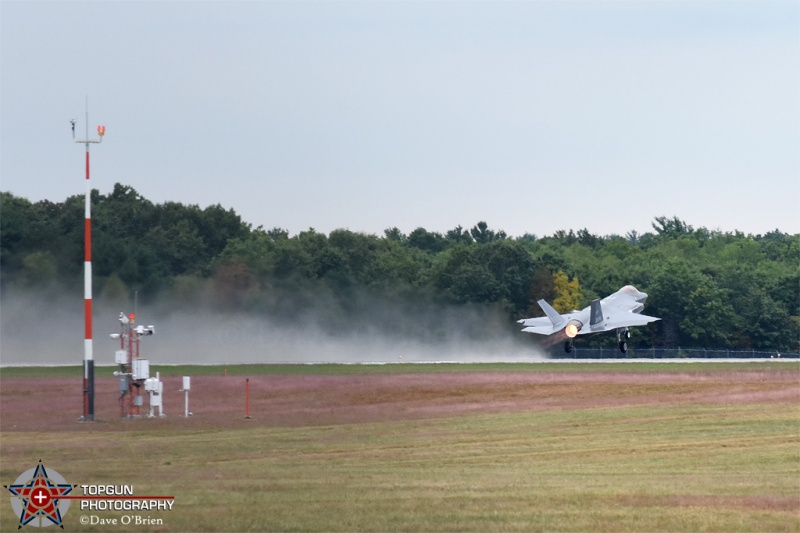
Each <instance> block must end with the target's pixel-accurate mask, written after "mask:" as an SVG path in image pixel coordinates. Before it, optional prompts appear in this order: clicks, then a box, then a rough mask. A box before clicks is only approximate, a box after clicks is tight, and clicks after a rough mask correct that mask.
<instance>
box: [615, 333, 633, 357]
mask: <svg viewBox="0 0 800 533" xmlns="http://www.w3.org/2000/svg"><path fill="white" fill-rule="evenodd" d="M630 338H631V332H630V331H628V328H620V329H618V330H617V342H618V343H619V351H620V352H622V353H625V352H627V351H628V339H630Z"/></svg>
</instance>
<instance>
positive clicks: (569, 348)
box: [564, 339, 575, 353]
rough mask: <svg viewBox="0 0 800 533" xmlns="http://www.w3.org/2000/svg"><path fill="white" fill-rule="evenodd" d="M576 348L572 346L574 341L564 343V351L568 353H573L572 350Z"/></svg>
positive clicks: (569, 340)
mask: <svg viewBox="0 0 800 533" xmlns="http://www.w3.org/2000/svg"><path fill="white" fill-rule="evenodd" d="M574 348H575V345H574V344H572V339H567V340H566V341H564V351H565V352H567V353H572V350H573V349H574Z"/></svg>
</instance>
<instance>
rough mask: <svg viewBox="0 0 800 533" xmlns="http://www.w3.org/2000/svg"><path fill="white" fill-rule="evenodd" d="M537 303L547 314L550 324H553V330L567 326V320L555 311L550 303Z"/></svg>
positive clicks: (542, 301) (541, 301) (540, 301)
mask: <svg viewBox="0 0 800 533" xmlns="http://www.w3.org/2000/svg"><path fill="white" fill-rule="evenodd" d="M536 303H538V304H539V307H541V308H542V311H544V314H546V315H547V318H549V319H550V322H552V323H553V328H561V327H564V326H566V325H567V319H566V318H564V317H563V316H561V315H560V314H558V311H556V310H555V309H553V308H552V307H551V306H550V304H549V303H547V302H545V301H544V300H539V301H538V302H536Z"/></svg>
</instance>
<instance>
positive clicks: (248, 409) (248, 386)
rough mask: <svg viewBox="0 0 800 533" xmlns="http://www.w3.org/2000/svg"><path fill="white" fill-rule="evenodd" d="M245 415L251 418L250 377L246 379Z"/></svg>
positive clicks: (246, 417)
mask: <svg viewBox="0 0 800 533" xmlns="http://www.w3.org/2000/svg"><path fill="white" fill-rule="evenodd" d="M244 417H245V419H247V420H249V419H250V378H245V380H244Z"/></svg>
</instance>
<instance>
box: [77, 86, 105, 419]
mask: <svg viewBox="0 0 800 533" xmlns="http://www.w3.org/2000/svg"><path fill="white" fill-rule="evenodd" d="M72 132H73V135H74V133H75V124H74V122H72ZM105 133H106V127H105V126H97V134H98V136H99V138H98V139H90V138H89V96H88V95H87V96H86V138H85V139H75V142H76V143H81V144H84V145H86V201H85V207H84V211H85V217H84V225H83V228H84V229H83V240H84V256H83V317H84V328H83V329H84V340H83V416H82V417H80V418H79V419H78V420H79V421H82V422H88V421H92V420H94V355H93V354H92V185H91V180H90V177H89V176H90V174H89V145H90V144H100V142H102V140H103V135H105Z"/></svg>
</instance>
